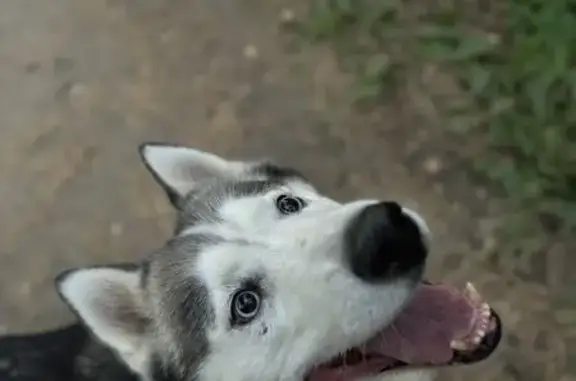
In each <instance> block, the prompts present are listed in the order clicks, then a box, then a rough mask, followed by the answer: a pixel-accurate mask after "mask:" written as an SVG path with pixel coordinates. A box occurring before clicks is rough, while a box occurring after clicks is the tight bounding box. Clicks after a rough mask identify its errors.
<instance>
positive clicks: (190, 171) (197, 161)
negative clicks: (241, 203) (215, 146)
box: [140, 143, 245, 207]
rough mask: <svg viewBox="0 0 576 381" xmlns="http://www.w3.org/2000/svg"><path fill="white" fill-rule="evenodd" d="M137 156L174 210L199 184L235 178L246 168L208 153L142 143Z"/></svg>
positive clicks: (159, 144)
mask: <svg viewBox="0 0 576 381" xmlns="http://www.w3.org/2000/svg"><path fill="white" fill-rule="evenodd" d="M140 156H141V157H142V161H144V164H145V165H146V167H147V168H148V170H149V171H150V172H152V174H153V175H154V177H155V179H156V181H158V182H159V183H160V185H161V186H162V187H163V188H164V190H165V191H166V193H167V194H168V197H169V199H170V202H172V204H173V205H175V206H176V207H177V206H178V204H179V201H180V200H181V199H182V198H183V197H184V196H186V194H188V193H189V192H190V191H191V190H193V189H194V186H195V185H196V183H197V182H198V181H201V180H203V179H206V178H211V177H225V176H230V175H234V174H236V173H238V172H239V171H241V170H242V169H243V168H245V164H243V163H241V162H237V161H230V160H226V159H224V158H221V157H219V156H217V155H214V154H211V153H208V152H203V151H200V150H196V149H193V148H188V147H182V146H172V145H167V144H162V143H145V144H142V145H141V146H140Z"/></svg>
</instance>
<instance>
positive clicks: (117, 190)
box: [0, 0, 576, 381]
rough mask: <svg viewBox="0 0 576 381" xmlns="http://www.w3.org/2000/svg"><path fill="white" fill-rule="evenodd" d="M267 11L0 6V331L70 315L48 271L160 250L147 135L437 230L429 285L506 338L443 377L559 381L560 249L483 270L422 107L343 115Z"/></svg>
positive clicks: (333, 86)
mask: <svg viewBox="0 0 576 381" xmlns="http://www.w3.org/2000/svg"><path fill="white" fill-rule="evenodd" d="M281 4H282V2H280V1H267V2H263V1H256V0H241V1H235V2H226V1H224V0H194V1H169V0H138V1H136V0H92V1H88V2H82V1H74V0H52V1H51V2H50V6H47V4H44V3H43V2H40V1H36V0H3V1H2V4H1V5H0V125H1V126H2V135H1V136H2V138H1V139H0V178H1V179H2V182H1V185H0V224H1V225H0V226H1V227H2V228H1V229H0V242H1V245H0V248H1V250H0V332H1V331H10V332H17V331H23V330H41V329H44V328H48V327H53V326H55V325H59V324H62V323H63V322H65V321H67V320H68V319H70V314H69V313H68V311H67V310H66V309H65V307H64V306H63V304H62V303H61V302H59V300H58V299H57V297H56V294H55V292H54V289H53V287H52V279H53V277H54V275H55V274H57V273H58V272H59V271H61V270H62V269H64V268H68V267H72V266H78V265H82V264H95V263H106V262H118V261H124V260H131V259H137V258H139V257H140V256H142V255H144V254H145V253H146V252H147V251H149V250H150V249H152V248H154V247H156V246H158V245H160V244H161V243H162V240H163V239H164V238H165V237H166V236H167V234H168V233H169V231H170V221H171V215H170V209H169V208H168V205H167V203H166V202H165V200H164V197H163V194H162V193H161V191H160V190H159V188H158V187H156V186H155V184H154V183H153V181H152V179H151V178H150V176H149V175H148V174H147V173H146V172H145V170H144V169H143V167H142V165H141V164H140V163H139V158H138V155H137V151H136V147H137V145H138V144H139V143H140V142H142V141H146V140H156V141H158V140H163V141H173V142H178V143H181V144H189V145H192V146H195V147H199V148H202V149H206V150H211V151H215V152H217V153H220V154H222V155H227V156H229V157H260V156H268V157H274V158H276V159H277V160H279V161H281V162H283V163H286V164H291V165H293V166H296V167H298V168H299V169H301V170H303V171H304V172H305V173H306V174H308V175H309V176H310V177H311V178H313V179H315V180H316V182H317V183H318V185H319V186H320V188H322V189H323V190H325V191H326V192H328V193H330V194H331V195H333V196H334V197H337V198H342V199H345V198H351V197H362V196H371V197H385V198H394V199H397V200H400V201H403V202H405V203H408V204H410V205H411V206H412V207H414V208H416V209H417V210H419V211H420V212H421V213H422V214H424V215H425V216H426V217H427V218H428V219H429V221H430V225H431V226H432V228H433V230H434V233H435V236H436V240H435V242H434V251H435V254H434V260H433V261H432V263H431V266H430V273H431V276H435V277H438V276H440V275H441V276H443V277H445V278H447V279H450V280H453V281H457V282H462V281H464V280H467V279H470V280H473V281H474V282H475V283H476V284H477V285H478V288H479V289H480V290H481V291H482V292H483V293H484V294H485V295H486V296H487V297H488V298H489V300H490V301H491V303H492V305H493V307H494V308H496V309H498V310H499V311H500V312H501V314H502V316H503V318H504V321H505V323H506V326H507V327H508V328H509V329H508V331H507V332H508V334H507V337H506V343H505V345H504V346H503V348H502V350H501V351H500V352H499V354H498V355H495V356H494V358H492V359H491V360H490V361H488V362H486V363H484V364H481V365H478V366H476V367H474V368H473V369H466V370H457V371H451V372H450V373H449V374H447V375H446V376H445V379H464V378H466V379H467V380H483V381H487V380H522V381H531V380H534V381H541V380H547V381H558V380H562V381H569V380H575V379H576V378H574V377H573V376H570V375H569V374H568V373H569V371H570V364H574V363H576V361H574V360H576V359H574V358H573V359H572V361H570V358H569V357H567V356H566V355H565V354H566V352H567V351H568V348H569V344H570V343H571V342H573V341H574V340H572V339H573V338H574V331H572V336H571V337H572V339H570V337H569V336H568V334H569V331H568V329H564V328H563V326H562V325H560V324H559V323H557V322H556V321H555V320H556V318H559V317H558V315H557V314H555V311H557V310H558V309H559V307H558V306H559V305H560V306H562V302H561V301H558V302H556V300H557V299H558V298H557V295H559V294H560V293H559V291H561V290H565V289H566V288H567V287H568V285H569V281H570V282H573V281H574V277H571V278H570V277H568V275H570V274H568V275H566V274H567V271H566V270H565V269H567V268H569V264H570V262H567V259H566V258H567V256H566V255H565V253H564V252H563V250H561V249H559V248H553V249H551V251H550V253H548V256H547V257H546V258H548V259H546V260H543V259H541V258H540V259H534V258H531V259H529V260H526V259H524V258H512V259H510V260H504V261H500V262H498V263H496V264H494V261H490V260H489V259H490V258H488V257H487V255H485V254H484V253H486V252H487V249H491V248H492V246H493V245H494V242H493V241H492V240H491V239H490V238H489V235H488V234H489V233H488V231H489V229H487V228H486V226H489V223H487V222H489V221H490V218H492V217H493V214H492V212H491V208H490V204H489V203H488V202H487V200H486V199H487V197H488V196H487V193H486V191H485V190H484V189H482V188H477V187H474V186H472V185H471V184H470V183H469V182H468V180H467V179H466V178H465V177H464V176H463V170H462V169H461V168H458V165H457V164H458V163H457V161H455V160H454V159H453V158H451V157H450V156H449V155H448V156H446V155H443V154H442V152H443V140H442V139H443V138H442V136H443V135H442V134H441V133H440V132H439V131H438V130H437V129H434V128H431V127H429V125H433V123H428V122H429V121H430V119H431V118H432V116H431V114H430V112H429V111H430V110H428V109H427V103H426V98H425V97H423V96H422V95H421V94H419V93H418V92H410V91H408V92H407V93H406V94H405V95H404V96H401V97H400V98H399V99H398V100H396V101H394V102H391V103H390V105H388V106H387V107H385V108H384V109H382V110H378V111H375V112H370V113H363V114H361V113H357V112H354V111H353V110H351V109H350V108H349V107H347V99H346V94H347V91H346V89H347V88H348V86H349V84H350V78H349V77H348V76H347V75H344V74H343V73H342V72H341V71H340V70H339V68H338V65H337V63H336V60H335V58H334V56H333V54H332V53H331V52H330V50H329V49H328V48H323V47H309V46H306V45H305V44H303V43H302V42H301V41H299V40H298V39H297V38H295V37H294V36H291V35H290V34H287V33H285V32H284V31H282V30H280V29H279V27H278V18H279V14H280V11H281V8H280V6H281ZM572 262H574V261H572ZM572 264H574V263H572ZM565 273H566V274H565ZM571 284H574V283H571ZM558 300H560V299H558ZM555 303H557V304H555ZM567 364H568V365H567ZM572 368H574V365H572ZM572 371H573V369H572ZM571 374H572V375H573V373H571ZM562 377H564V378H562Z"/></svg>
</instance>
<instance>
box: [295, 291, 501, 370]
mask: <svg viewBox="0 0 576 381" xmlns="http://www.w3.org/2000/svg"><path fill="white" fill-rule="evenodd" d="M501 336H502V327H501V322H500V318H499V317H498V315H497V314H496V313H495V312H494V311H493V310H492V309H491V308H490V307H489V305H488V304H487V303H486V302H484V301H483V300H482V298H481V296H480V295H479V294H478V292H477V291H476V290H475V289H474V287H473V286H472V285H471V284H470V283H469V284H467V286H466V288H465V289H464V290H463V291H458V290H456V289H455V288H454V287H451V286H448V285H444V284H430V283H428V282H423V283H422V284H420V285H419V286H418V287H417V289H416V291H415V294H414V296H413V298H412V299H411V301H410V302H409V303H408V304H407V305H406V307H405V308H404V309H403V311H402V312H401V313H400V314H399V315H398V317H397V318H396V319H395V320H394V322H393V323H392V324H389V325H388V326H387V327H386V328H385V329H383V330H382V331H380V332H378V334H376V335H375V336H374V337H373V338H371V339H369V340H368V341H366V342H365V343H363V344H361V345H359V346H358V347H354V348H350V349H349V350H348V351H346V353H344V354H342V355H340V356H338V357H336V358H334V359H332V360H331V361H329V362H327V363H323V364H320V365H318V366H316V367H314V369H313V370H312V371H311V372H310V373H309V374H308V376H307V377H306V380H307V381H353V380H356V379H358V378H360V377H367V376H374V375H377V374H379V373H382V372H388V371H392V370H399V369H401V368H406V369H408V368H409V367H414V368H424V367H433V366H449V365H464V364H472V363H476V362H478V361H482V360H484V359H486V358H487V357H488V356H490V355H491V354H492V353H493V352H494V350H495V349H496V347H497V346H498V344H499V343H500V338H501Z"/></svg>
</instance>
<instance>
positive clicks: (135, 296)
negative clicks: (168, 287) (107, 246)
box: [56, 267, 151, 374]
mask: <svg viewBox="0 0 576 381" xmlns="http://www.w3.org/2000/svg"><path fill="white" fill-rule="evenodd" d="M56 287H57V289H58V292H59V293H60V296H61V297H62V299H63V300H64V301H65V302H66V303H67V304H68V306H69V307H70V308H71V309H72V310H73V311H74V312H75V314H76V315H77V316H78V318H79V320H80V321H82V322H83V323H84V325H85V326H86V327H87V328H88V329H89V330H90V331H91V332H92V333H93V334H94V336H95V337H96V338H97V339H98V340H99V341H101V342H102V343H104V344H106V345H107V346H108V347H109V348H110V349H112V350H114V351H115V352H116V353H117V354H118V356H119V357H120V358H121V359H122V360H123V361H124V362H125V363H126V365H128V366H129V367H130V368H131V369H132V370H133V371H134V372H137V373H140V374H145V373H146V372H147V361H148V358H149V355H150V349H151V342H150V340H151V339H150V325H151V320H150V317H149V314H148V310H147V308H146V306H145V303H144V295H143V293H144V291H143V288H142V286H141V284H140V270H139V269H138V268H133V269H124V268H116V267H94V268H80V269H74V270H69V271H66V272H64V273H62V274H61V275H59V276H58V277H57V278H56Z"/></svg>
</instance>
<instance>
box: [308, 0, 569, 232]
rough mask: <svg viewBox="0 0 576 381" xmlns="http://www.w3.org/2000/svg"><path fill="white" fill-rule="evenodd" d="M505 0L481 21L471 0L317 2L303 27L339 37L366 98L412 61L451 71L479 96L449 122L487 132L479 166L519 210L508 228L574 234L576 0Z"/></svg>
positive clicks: (387, 86) (392, 85) (388, 87)
mask: <svg viewBox="0 0 576 381" xmlns="http://www.w3.org/2000/svg"><path fill="white" fill-rule="evenodd" d="M500 2H501V3H502V4H501V5H502V6H505V8H504V9H502V10H501V12H500V13H499V14H498V15H496V14H494V15H488V16H491V18H490V17H488V18H486V17H484V18H483V19H482V21H480V22H478V21H477V20H478V18H476V17H474V16H472V17H469V16H467V15H466V10H465V9H463V8H462V4H463V3H465V2H454V4H460V5H450V4H448V5H446V4H445V5H444V6H442V7H440V6H431V5H430V3H429V2H425V1H422V2H421V4H422V5H425V6H427V7H428V9H426V10H425V11H423V10H422V9H421V8H420V9H418V6H419V5H418V4H416V3H414V2H405V1H391V0H316V1H314V3H313V6H312V10H311V12H310V15H309V19H308V20H307V22H305V23H304V24H303V25H302V31H303V33H304V34H305V35H306V36H308V37H309V38H311V39H314V40H329V41H332V42H334V46H335V48H336V49H337V51H338V53H339V55H340V57H341V58H342V62H343V64H344V65H345V67H347V68H348V70H353V71H355V72H357V73H358V90H357V92H356V95H357V97H358V98H360V99H376V98H378V97H379V96H380V95H381V94H383V93H386V92H390V91H394V90H395V89H396V88H397V85H398V83H399V82H401V78H402V75H405V74H406V73H410V69H411V68H413V67H414V65H415V63H416V64H418V63H421V62H434V63H436V64H438V65H441V67H443V68H446V69H447V70H448V71H449V72H450V73H452V74H453V75H454V76H455V77H456V78H457V79H458V81H459V83H460V84H461V89H462V92H463V94H464V95H466V94H467V95H468V97H467V96H464V97H463V98H465V99H471V100H472V101H471V102H464V103H463V104H461V105H459V106H458V107H450V108H448V109H447V110H446V117H447V118H448V119H451V120H452V121H454V122H455V123H447V125H452V126H454V132H456V133H458V134H467V135H469V136H470V137H471V138H476V137H478V136H481V137H482V139H479V141H483V142H484V141H485V142H486V143H485V146H484V147H483V149H482V150H481V154H480V155H478V156H477V157H475V158H474V160H473V163H472V167H473V170H475V171H477V172H478V173H481V174H482V175H483V176H485V177H486V178H487V179H488V180H489V181H490V182H491V183H492V184H493V185H495V187H496V188H497V189H499V190H501V191H502V193H503V194H504V195H505V196H507V198H508V200H509V202H510V204H509V205H512V206H513V209H514V210H517V211H519V212H518V213H517V214H516V217H517V223H511V224H510V223H509V221H508V222H507V223H506V225H507V226H506V229H504V231H503V232H504V233H508V234H516V233H518V234H524V235H526V234H527V232H526V230H525V229H527V228H528V227H530V228H532V229H536V230H543V229H542V227H543V226H544V227H545V228H546V230H547V231H548V232H550V231H552V232H554V233H557V232H559V231H563V232H566V231H574V228H575V227H576V0H501V1H500ZM407 4H409V5H407ZM407 7H410V8H412V9H408V8H407ZM488 30H492V31H491V32H489V31H488ZM399 78H400V79H399ZM464 121H466V122H464ZM528 222H531V223H528ZM532 222H536V223H532ZM519 232H522V233H519Z"/></svg>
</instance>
